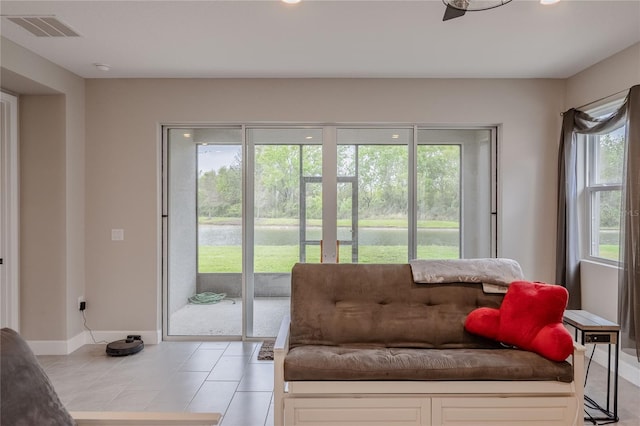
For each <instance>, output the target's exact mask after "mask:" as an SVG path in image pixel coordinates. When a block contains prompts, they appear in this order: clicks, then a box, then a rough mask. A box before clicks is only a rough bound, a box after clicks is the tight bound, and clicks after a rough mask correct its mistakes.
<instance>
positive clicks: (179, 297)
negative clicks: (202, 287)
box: [167, 130, 198, 315]
mask: <svg viewBox="0 0 640 426" xmlns="http://www.w3.org/2000/svg"><path fill="white" fill-rule="evenodd" d="M185 132H186V130H185V131H180V130H175V131H172V132H171V133H170V135H169V141H168V150H169V155H168V161H167V162H168V170H169V181H168V189H169V203H168V205H169V206H177V207H178V208H176V209H174V210H173V211H170V212H169V223H168V227H169V248H168V250H169V265H168V269H169V283H170V285H169V294H168V297H169V301H168V303H169V315H171V314H173V313H174V312H175V311H177V310H178V309H180V308H182V307H183V306H185V305H186V304H187V298H188V297H190V296H193V295H194V294H195V292H196V278H197V277H196V275H197V268H198V264H197V262H196V256H197V244H198V242H197V239H196V233H197V223H196V222H197V221H196V203H195V200H196V197H197V194H196V170H197V168H196V144H195V143H194V142H193V133H191V136H189V137H184V136H183V133H185Z"/></svg>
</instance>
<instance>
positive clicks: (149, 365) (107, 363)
mask: <svg viewBox="0 0 640 426" xmlns="http://www.w3.org/2000/svg"><path fill="white" fill-rule="evenodd" d="M259 348H260V343H257V342H163V343H161V344H159V345H147V346H145V348H144V350H143V351H142V352H140V353H138V354H136V355H130V356H127V357H116V358H114V357H108V356H107V355H106V354H105V352H104V350H105V347H104V345H86V346H84V347H82V348H80V349H79V350H77V351H76V352H74V353H72V354H70V355H67V356H39V357H38V359H39V361H40V363H41V364H42V366H43V367H44V369H45V371H46V373H47V374H48V375H49V377H50V379H51V381H52V382H53V385H54V387H55V388H56V391H57V392H58V394H59V395H60V398H61V399H62V402H63V403H64V404H65V405H66V406H67V408H68V409H69V410H74V411H95V410H100V411H102V410H104V411H193V412H204V411H208V412H218V413H222V414H223V416H224V417H223V421H222V423H221V424H222V426H272V425H273V361H258V360H257V354H258V350H259Z"/></svg>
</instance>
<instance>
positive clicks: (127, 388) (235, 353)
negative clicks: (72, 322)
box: [38, 342, 640, 426]
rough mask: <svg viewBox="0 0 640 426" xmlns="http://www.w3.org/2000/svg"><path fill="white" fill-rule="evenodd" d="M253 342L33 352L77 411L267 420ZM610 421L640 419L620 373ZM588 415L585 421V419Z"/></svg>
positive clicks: (269, 407) (263, 425) (266, 423)
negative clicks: (119, 351) (615, 415)
mask: <svg viewBox="0 0 640 426" xmlns="http://www.w3.org/2000/svg"><path fill="white" fill-rule="evenodd" d="M259 348H260V343H258V342H162V343H161V344H159V345H147V346H146V347H145V348H144V350H143V351H142V352H140V353H138V354H136V355H131V356H127V357H120V358H112V357H108V356H107V355H106V354H105V353H104V349H105V347H104V345H86V346H84V347H82V348H80V349H79V350H77V351H75V352H74V353H72V354H70V355H66V356H40V357H38V359H39V361H40V363H41V364H42V365H43V367H44V369H45V371H46V372H47V374H48V375H49V377H50V378H51V380H52V382H53V384H54V386H55V388H56V391H57V392H58V394H59V395H60V398H61V399H62V401H63V402H64V403H65V405H66V406H67V407H68V409H70V410H77V411H83V410H87V411H94V410H106V411H145V410H146V411H183V410H185V411H193V412H202V411H209V412H218V413H222V414H223V419H222V423H221V424H222V426H272V425H273V362H272V361H258V360H257V358H256V357H257V353H258V350H259ZM605 372H606V369H605V368H603V367H601V366H600V365H597V364H595V363H593V364H592V365H591V368H590V371H589V378H588V381H587V388H586V394H587V395H589V396H592V397H594V398H596V399H597V400H598V402H601V403H603V402H604V395H605V390H606V375H605ZM618 411H619V416H620V422H619V423H617V425H618V426H638V425H640V388H638V387H636V386H634V385H633V384H631V383H629V382H628V381H626V380H624V379H620V388H619V408H618ZM589 424H591V423H588V422H585V425H589Z"/></svg>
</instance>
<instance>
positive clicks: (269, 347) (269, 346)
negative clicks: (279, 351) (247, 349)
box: [258, 340, 276, 361]
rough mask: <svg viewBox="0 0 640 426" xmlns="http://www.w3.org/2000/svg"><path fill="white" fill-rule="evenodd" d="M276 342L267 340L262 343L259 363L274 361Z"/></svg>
mask: <svg viewBox="0 0 640 426" xmlns="http://www.w3.org/2000/svg"><path fill="white" fill-rule="evenodd" d="M275 343H276V341H275V340H265V341H264V342H262V346H261V347H260V352H258V361H273V345H274V344H275Z"/></svg>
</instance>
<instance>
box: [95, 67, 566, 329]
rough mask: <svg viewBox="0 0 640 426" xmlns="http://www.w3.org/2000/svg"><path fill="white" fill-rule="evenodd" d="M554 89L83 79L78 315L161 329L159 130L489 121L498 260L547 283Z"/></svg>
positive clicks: (551, 261) (400, 82) (477, 83)
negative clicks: (83, 245)
mask: <svg viewBox="0 0 640 426" xmlns="http://www.w3.org/2000/svg"><path fill="white" fill-rule="evenodd" d="M563 93H564V81H562V80H464V79H463V80H426V79H192V80H190V79H183V80H176V79H121V80H117V79H109V80H107V79H96V80H88V81H87V98H86V99H87V101H86V106H87V109H86V114H87V147H86V166H87V167H86V170H87V178H86V185H87V200H86V201H87V215H86V218H87V223H86V233H87V264H86V265H87V299H88V301H89V303H90V305H91V309H90V310H88V311H87V315H88V316H89V318H90V320H91V323H92V324H93V326H94V327H95V328H96V329H99V330H148V331H152V330H158V329H160V324H161V323H160V306H161V304H160V301H161V297H160V296H161V284H160V280H161V274H160V265H161V263H160V261H161V258H160V245H161V238H160V197H161V193H160V166H159V165H160V161H159V159H160V155H161V147H160V138H159V126H160V125H161V124H162V123H182V122H184V123H193V122H196V123H236V122H286V123H338V122H340V123H344V122H349V123H358V122H366V123H377V122H379V123H396V122H397V123H403V122H416V123H425V124H436V125H454V126H455V125H470V124H480V125H494V124H495V125H499V126H500V140H499V150H500V153H499V155H500V161H499V163H500V164H499V167H500V188H499V194H498V195H499V205H500V209H499V211H500V215H499V250H500V251H499V255H500V256H505V257H512V258H515V259H517V260H518V261H519V262H520V263H521V264H522V266H523V269H524V271H525V274H526V275H527V277H529V278H531V279H535V280H542V281H550V280H553V278H554V276H555V271H554V265H555V223H556V221H555V207H554V206H555V201H556V200H555V197H556V195H555V193H556V150H557V148H556V147H557V138H558V129H559V126H560V111H561V110H562V107H563V106H564V98H563ZM116 224H117V226H118V227H122V228H124V229H125V234H126V235H127V237H126V240H125V241H124V242H122V244H119V245H118V246H117V247H116V245H114V244H112V243H111V241H110V239H109V229H111V228H112V227H115V225H116ZM115 313H117V314H115Z"/></svg>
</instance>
